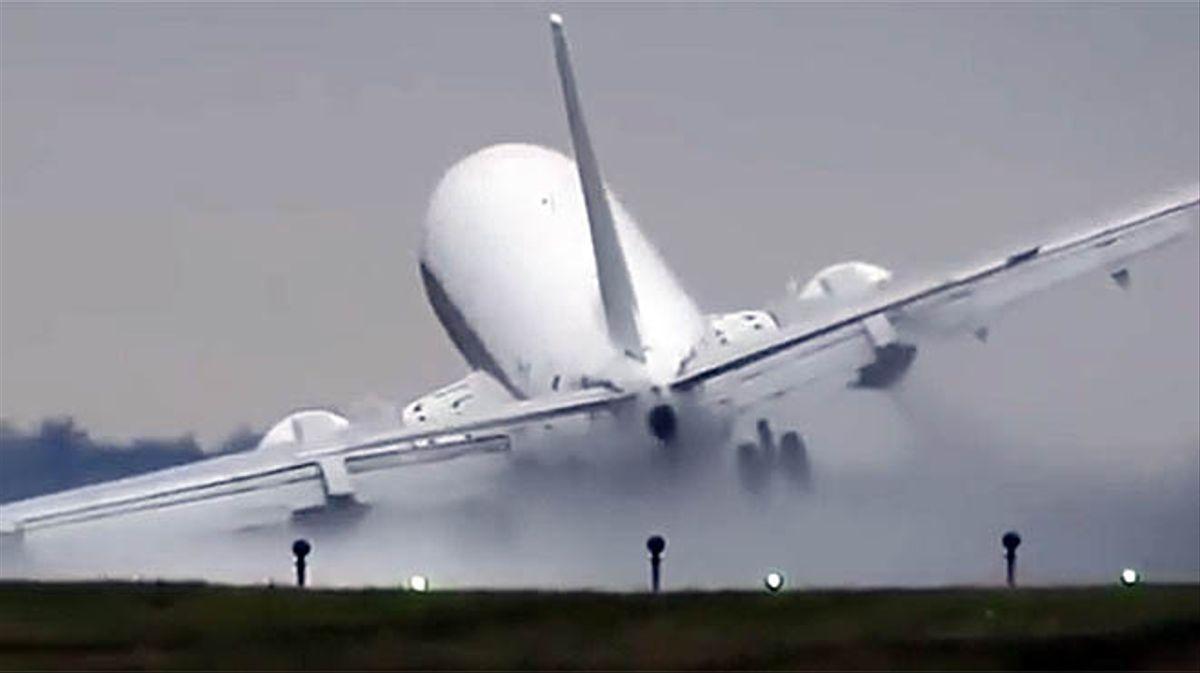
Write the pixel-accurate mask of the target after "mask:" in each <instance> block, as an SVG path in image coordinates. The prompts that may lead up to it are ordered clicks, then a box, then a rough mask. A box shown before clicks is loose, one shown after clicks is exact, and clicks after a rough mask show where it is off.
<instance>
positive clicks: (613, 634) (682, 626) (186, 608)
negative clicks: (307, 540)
mask: <svg viewBox="0 0 1200 673" xmlns="http://www.w3.org/2000/svg"><path fill="white" fill-rule="evenodd" d="M116 668H120V669H161V668H168V669H209V668H216V669H247V668H253V669H282V668H288V669H291V668H306V669H330V668H408V669H413V668H417V669H422V668H473V669H480V668H483V669H524V668H658V669H662V668H688V669H695V668H706V669H714V668H715V669H745V668H754V669H762V668H770V669H796V668H839V669H877V668H923V669H946V668H976V669H978V668H1090V669H1096V668H1100V669H1114V668H1122V669H1123V668H1149V669H1154V668H1158V669H1175V670H1191V671H1196V670H1200V586H1197V585H1176V586H1139V587H1134V588H1131V589H1122V588H1118V587H1097V588H1079V589H1022V590H1018V591H1005V590H991V589H987V590H983V589H945V590H929V591H883V590H881V591H812V592H785V593H781V594H778V595H769V594H765V593H763V594H754V593H686V592H685V593H671V594H664V595H662V596H649V595H637V594H605V593H525V592H495V593H492V592H434V593H428V594H413V593H405V592H400V591H386V590H364V591H333V590H329V591H326V590H304V591H301V590H295V589H278V588H277V589H270V588H241V587H217V586H205V585H186V584H182V585H181V584H162V585H158V584H152V583H145V584H119V583H105V584H37V583H7V584H0V669H5V670H16V669H116Z"/></svg>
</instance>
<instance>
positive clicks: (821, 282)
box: [789, 262, 892, 301]
mask: <svg viewBox="0 0 1200 673" xmlns="http://www.w3.org/2000/svg"><path fill="white" fill-rule="evenodd" d="M891 280H892V272H891V271H888V270H887V269H885V268H883V267H880V266H875V265H874V264H868V263H866V262H843V263H841V264H834V265H833V266H829V267H826V268H824V269H821V270H820V271H818V272H817V274H816V275H814V276H813V277H812V279H811V280H809V281H808V282H807V283H805V285H804V288H803V289H799V288H797V286H796V284H795V283H793V284H792V285H791V287H790V288H789V290H790V291H791V293H792V294H793V295H796V296H797V297H798V298H799V299H802V300H805V301H810V300H819V299H837V300H839V301H846V300H853V299H860V298H862V297H865V296H867V295H869V294H871V293H873V292H878V291H880V290H882V289H883V288H885V287H887V285H888V283H890V282H891Z"/></svg>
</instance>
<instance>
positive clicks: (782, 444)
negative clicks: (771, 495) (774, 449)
mask: <svg viewBox="0 0 1200 673" xmlns="http://www.w3.org/2000/svg"><path fill="white" fill-rule="evenodd" d="M779 471H780V472H781V473H783V475H784V476H785V477H787V478H788V480H789V481H791V482H792V483H794V484H796V485H797V486H799V487H800V488H802V489H804V490H806V491H807V490H808V489H810V488H811V487H812V466H811V465H810V464H809V461H808V447H806V446H805V445H804V440H803V439H801V438H800V433H798V432H794V431H789V432H785V433H783V436H781V437H780V438H779Z"/></svg>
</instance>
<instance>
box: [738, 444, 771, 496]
mask: <svg viewBox="0 0 1200 673" xmlns="http://www.w3.org/2000/svg"><path fill="white" fill-rule="evenodd" d="M737 463H738V477H740V478H741V481H742V488H743V489H744V490H745V491H746V492H747V493H750V494H752V495H759V494H761V493H762V492H763V491H764V490H765V487H766V485H767V470H768V466H767V465H766V461H764V460H763V456H762V453H761V452H760V451H759V450H758V445H757V444H755V443H753V442H747V443H745V444H739V445H738V448H737Z"/></svg>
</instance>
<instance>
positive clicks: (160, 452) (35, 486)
mask: <svg viewBox="0 0 1200 673" xmlns="http://www.w3.org/2000/svg"><path fill="white" fill-rule="evenodd" d="M261 436H262V435H261V434H259V433H256V432H253V431H251V430H248V429H242V430H238V431H237V432H235V433H234V434H233V435H232V436H230V438H229V439H227V440H225V442H224V443H222V444H221V446H220V447H218V449H217V451H216V452H215V453H232V452H236V451H245V450H247V449H251V448H254V446H255V445H256V444H258V440H259V438H260V437H261ZM215 453H212V452H205V451H204V450H203V449H201V448H200V445H199V444H198V443H197V442H196V439H195V437H192V436H191V435H184V436H182V437H178V438H176V439H134V440H132V441H131V442H128V443H116V442H106V441H101V440H95V439H92V438H91V437H89V436H88V433H87V431H86V430H84V429H83V428H80V427H79V426H78V425H76V424H75V421H74V419H71V418H69V417H66V418H52V419H46V420H44V421H42V424H41V426H40V427H39V428H38V429H37V430H35V431H32V432H24V431H22V430H20V429H18V428H16V427H14V426H13V425H12V424H10V423H8V422H6V421H0V502H10V501H13V500H21V499H23V498H29V497H32V496H35V495H42V494H44V493H53V492H55V491H61V490H64V489H68V488H74V487H76V486H82V485H84V484H94V483H97V482H102V481H109V480H111V479H119V478H121V477H128V476H130V475H134V474H140V473H142V472H150V471H153V470H161V469H163V468H165V467H171V466H173V465H181V464H183V463H190V462H192V461H195V460H200V459H201V458H207V457H210V456H212V455H215Z"/></svg>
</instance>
